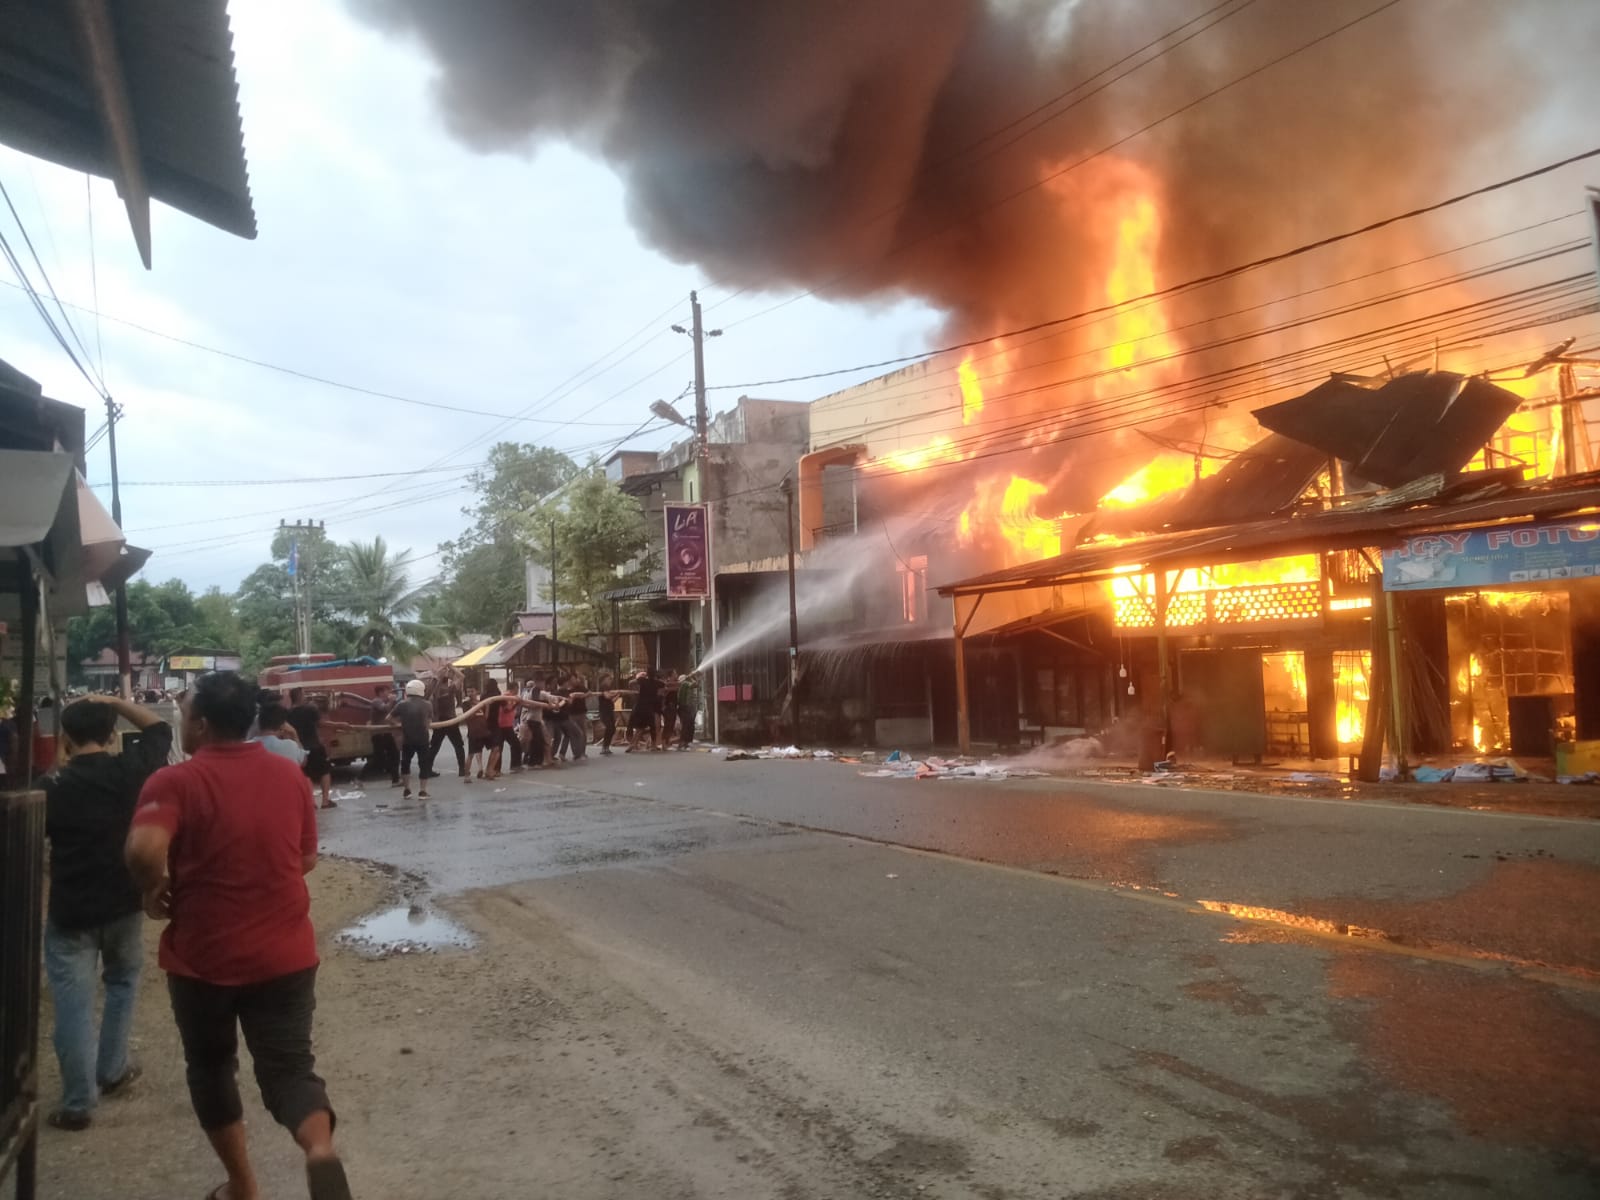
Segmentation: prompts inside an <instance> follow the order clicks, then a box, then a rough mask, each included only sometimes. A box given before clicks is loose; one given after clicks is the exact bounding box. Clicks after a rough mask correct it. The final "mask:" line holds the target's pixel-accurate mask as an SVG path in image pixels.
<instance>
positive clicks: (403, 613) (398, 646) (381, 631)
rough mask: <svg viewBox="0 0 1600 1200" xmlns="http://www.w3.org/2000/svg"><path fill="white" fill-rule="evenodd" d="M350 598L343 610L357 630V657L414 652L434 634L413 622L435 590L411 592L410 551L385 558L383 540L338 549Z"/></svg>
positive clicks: (427, 585) (429, 586) (423, 587)
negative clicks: (354, 622) (349, 616)
mask: <svg viewBox="0 0 1600 1200" xmlns="http://www.w3.org/2000/svg"><path fill="white" fill-rule="evenodd" d="M340 556H341V557H342V558H343V560H344V568H345V580H344V582H345V584H346V586H347V588H348V589H349V596H348V599H347V601H346V603H345V604H344V609H345V611H346V612H348V613H349V614H350V615H351V616H352V617H353V618H354V619H355V620H356V621H358V622H359V623H360V625H361V628H360V630H359V632H358V633H357V634H356V641H355V652H356V653H357V654H370V655H372V656H373V657H374V658H383V657H385V656H388V657H390V658H393V657H397V656H398V655H400V654H404V653H411V652H414V651H415V650H416V649H417V647H418V645H419V644H421V643H425V642H426V641H427V640H428V638H429V637H430V636H431V635H433V634H434V633H435V632H436V631H435V630H432V629H430V628H429V627H428V626H426V625H421V624H418V623H417V621H416V620H415V619H414V618H415V617H416V615H417V611H418V610H419V609H420V608H421V607H422V602H423V601H424V600H426V599H427V598H428V596H429V595H430V594H431V593H432V592H433V589H434V588H435V586H436V584H434V583H431V582H430V583H425V584H423V585H421V586H420V587H412V586H411V578H410V573H411V551H409V550H402V551H400V552H398V553H395V554H391V553H389V547H388V545H387V544H386V543H385V542H384V540H383V538H381V537H375V538H373V539H372V540H371V541H370V542H361V541H354V542H350V543H349V544H347V545H345V546H344V547H342V548H341V551H340Z"/></svg>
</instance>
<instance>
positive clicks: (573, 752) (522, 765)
mask: <svg viewBox="0 0 1600 1200" xmlns="http://www.w3.org/2000/svg"><path fill="white" fill-rule="evenodd" d="M623 682H624V683H625V684H626V685H627V686H618V680H617V677H616V676H614V675H612V674H611V673H609V672H607V673H603V674H601V675H600V677H599V679H598V681H596V682H594V683H591V682H590V680H589V679H588V678H587V677H585V676H584V675H583V674H581V673H580V672H576V671H550V672H546V673H543V674H539V675H535V676H533V677H532V678H531V679H528V680H525V681H524V682H522V683H520V684H510V683H508V684H507V685H505V686H504V687H503V688H502V686H501V685H500V684H499V683H497V682H496V681H495V680H493V679H491V680H489V681H488V682H487V683H486V684H485V685H484V687H483V690H482V691H481V692H480V691H479V690H478V689H477V688H475V687H471V686H468V685H467V684H466V683H465V682H464V681H463V680H462V678H461V677H460V675H459V674H457V673H455V672H451V671H446V672H442V673H441V674H439V675H437V676H435V677H434V678H433V679H432V680H430V681H426V682H424V681H423V680H420V679H414V680H411V681H410V682H409V683H407V684H406V685H405V693H404V696H403V697H397V696H396V695H395V694H394V692H393V690H392V689H381V690H380V692H379V694H378V695H377V696H376V697H373V698H370V699H360V703H362V704H363V705H364V706H365V707H366V708H367V709H368V712H369V713H370V717H369V720H370V721H371V724H370V725H367V726H364V727H356V728H366V729H368V730H370V731H371V732H372V734H373V738H372V758H371V761H370V764H369V766H370V769H371V770H373V771H375V772H377V773H378V774H380V775H388V776H389V779H390V784H391V786H393V787H399V788H403V789H404V793H403V794H404V795H405V796H410V795H411V767H412V765H413V763H415V765H416V768H417V776H418V784H419V790H418V792H417V795H418V797H419V798H423V799H426V798H427V796H428V780H430V779H436V778H438V777H439V775H440V774H441V772H440V771H438V770H436V769H435V768H436V767H437V766H439V765H441V764H440V763H439V755H440V752H441V751H442V750H443V749H444V745H445V743H446V742H449V744H450V747H451V749H452V750H453V751H454V753H455V766H456V774H457V776H458V777H459V778H461V779H462V780H463V781H464V782H467V783H471V782H473V781H474V780H478V779H481V780H493V779H498V778H499V777H500V775H501V774H502V772H507V771H510V772H516V771H525V770H542V769H555V768H559V767H562V766H566V765H568V764H578V763H583V762H586V761H587V760H588V756H589V747H590V746H591V745H595V746H598V747H599V750H598V753H599V754H601V755H606V756H608V755H610V754H612V753H613V744H614V742H615V740H616V736H617V725H618V711H619V705H621V704H623V703H624V697H630V698H631V704H629V707H628V709H627V711H628V722H627V726H626V729H625V731H624V732H625V733H626V736H627V745H626V747H625V752H626V753H633V752H636V751H642V750H666V749H669V748H670V749H674V750H680V751H681V750H687V749H688V748H689V747H690V745H691V744H692V743H693V742H694V732H695V723H696V716H697V714H698V712H699V708H700V692H699V683H698V677H697V676H696V675H694V674H693V673H689V674H685V675H681V676H680V675H678V674H677V673H676V672H674V671H667V672H666V673H665V674H659V673H657V672H656V671H654V670H642V671H638V672H635V673H634V674H632V675H631V676H628V677H627V678H626V679H625V680H624V681H623ZM291 711H292V710H291ZM463 730H464V731H465V738H464V739H463V736H462V734H463ZM300 740H301V742H302V744H309V743H308V742H307V741H306V737H305V732H304V731H303V730H302V731H301V739H300Z"/></svg>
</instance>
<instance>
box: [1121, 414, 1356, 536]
mask: <svg viewBox="0 0 1600 1200" xmlns="http://www.w3.org/2000/svg"><path fill="white" fill-rule="evenodd" d="M1327 465H1328V455H1327V454H1326V453H1324V452H1323V451H1321V450H1318V449H1316V448H1315V447H1314V446H1307V445H1305V444H1304V443H1302V442H1297V441H1295V440H1294V439H1293V438H1288V437H1284V436H1283V435H1282V434H1281V433H1273V434H1269V435H1268V436H1266V437H1264V438H1262V439H1261V440H1260V441H1259V442H1256V443H1255V444H1254V445H1253V446H1250V447H1248V448H1246V449H1244V450H1241V451H1239V453H1238V454H1236V455H1234V457H1233V460H1232V461H1231V462H1229V463H1228V464H1227V466H1225V467H1223V468H1222V470H1220V471H1218V472H1217V473H1216V474H1215V475H1211V476H1208V477H1206V478H1205V479H1201V480H1198V481H1196V482H1195V483H1193V484H1191V485H1190V486H1189V487H1187V488H1185V489H1184V490H1183V491H1182V492H1179V493H1178V494H1177V495H1174V496H1166V497H1163V498H1162V499H1161V500H1159V501H1156V502H1155V503H1152V504H1145V505H1141V506H1140V507H1138V508H1134V509H1128V510H1126V511H1123V512H1106V511H1102V512H1099V513H1096V514H1095V518H1094V524H1093V528H1094V530H1095V531H1096V532H1103V533H1111V534H1122V533H1132V532H1136V531H1137V532H1141V533H1149V532H1153V531H1155V530H1159V529H1200V528H1204V527H1207V526H1211V525H1230V524H1233V523H1234V522H1237V521H1248V520H1251V519H1252V518H1256V517H1264V516H1266V515H1268V514H1269V513H1276V512H1282V511H1283V510H1284V509H1287V508H1290V507H1292V506H1293V505H1294V503H1295V502H1296V501H1297V500H1299V499H1300V496H1301V494H1302V493H1303V492H1304V491H1305V490H1306V488H1308V487H1310V486H1311V483H1312V481H1313V480H1315V479H1316V477H1317V475H1318V473H1319V472H1320V471H1322V469H1323V468H1324V467H1326V466H1327Z"/></svg>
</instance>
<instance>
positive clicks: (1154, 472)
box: [1100, 451, 1221, 508]
mask: <svg viewBox="0 0 1600 1200" xmlns="http://www.w3.org/2000/svg"><path fill="white" fill-rule="evenodd" d="M1220 469H1221V464H1220V463H1219V462H1218V461H1217V460H1216V459H1212V458H1203V459H1201V460H1200V464H1199V471H1198V475H1197V473H1196V469H1195V460H1194V458H1193V457H1192V456H1191V455H1187V454H1179V453H1177V452H1176V451H1167V452H1163V453H1161V454H1158V455H1156V457H1155V458H1153V459H1151V460H1150V461H1149V462H1148V463H1146V464H1145V465H1144V466H1142V467H1140V468H1139V469H1138V470H1137V471H1135V472H1134V473H1133V474H1132V475H1129V476H1128V477H1127V478H1126V479H1124V480H1123V481H1122V482H1121V483H1119V484H1117V486H1116V487H1114V488H1112V489H1111V490H1110V491H1109V492H1107V493H1106V494H1105V495H1104V496H1102V497H1101V498H1100V506H1101V507H1102V508H1134V507H1136V506H1137V505H1140V504H1144V503H1146V502H1148V501H1150V500H1153V499H1154V498H1155V497H1157V496H1164V495H1166V494H1167V493H1169V492H1177V491H1182V490H1183V489H1184V488H1186V487H1188V486H1189V485H1190V484H1191V483H1193V482H1194V481H1195V479H1196V478H1197V477H1198V478H1201V479H1203V478H1205V477H1206V476H1207V475H1215V474H1216V473H1217V472H1218V471H1219V470H1220Z"/></svg>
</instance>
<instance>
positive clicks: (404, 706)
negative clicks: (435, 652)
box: [389, 679, 433, 800]
mask: <svg viewBox="0 0 1600 1200" xmlns="http://www.w3.org/2000/svg"><path fill="white" fill-rule="evenodd" d="M426 689H427V685H426V684H424V683H423V682H422V680H420V679H413V680H412V681H411V682H410V683H408V684H406V698H405V699H404V700H402V701H400V703H399V704H396V705H395V706H394V712H392V713H391V714H389V724H391V725H394V726H396V727H398V728H399V730H400V781H401V783H402V785H403V786H404V788H405V790H404V791H403V792H401V793H400V795H401V797H402V798H403V799H410V797H411V759H412V757H413V756H415V758H416V760H417V775H418V776H419V777H420V779H419V784H420V786H419V787H418V789H417V799H419V800H426V799H428V798H429V797H428V780H429V779H431V778H433V769H432V768H433V761H432V756H431V755H430V754H429V753H428V726H429V723H430V721H431V719H432V717H433V705H431V704H429V703H428V701H427V699H426V698H425V697H424V696H423V692H424V691H425V690H426Z"/></svg>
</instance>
